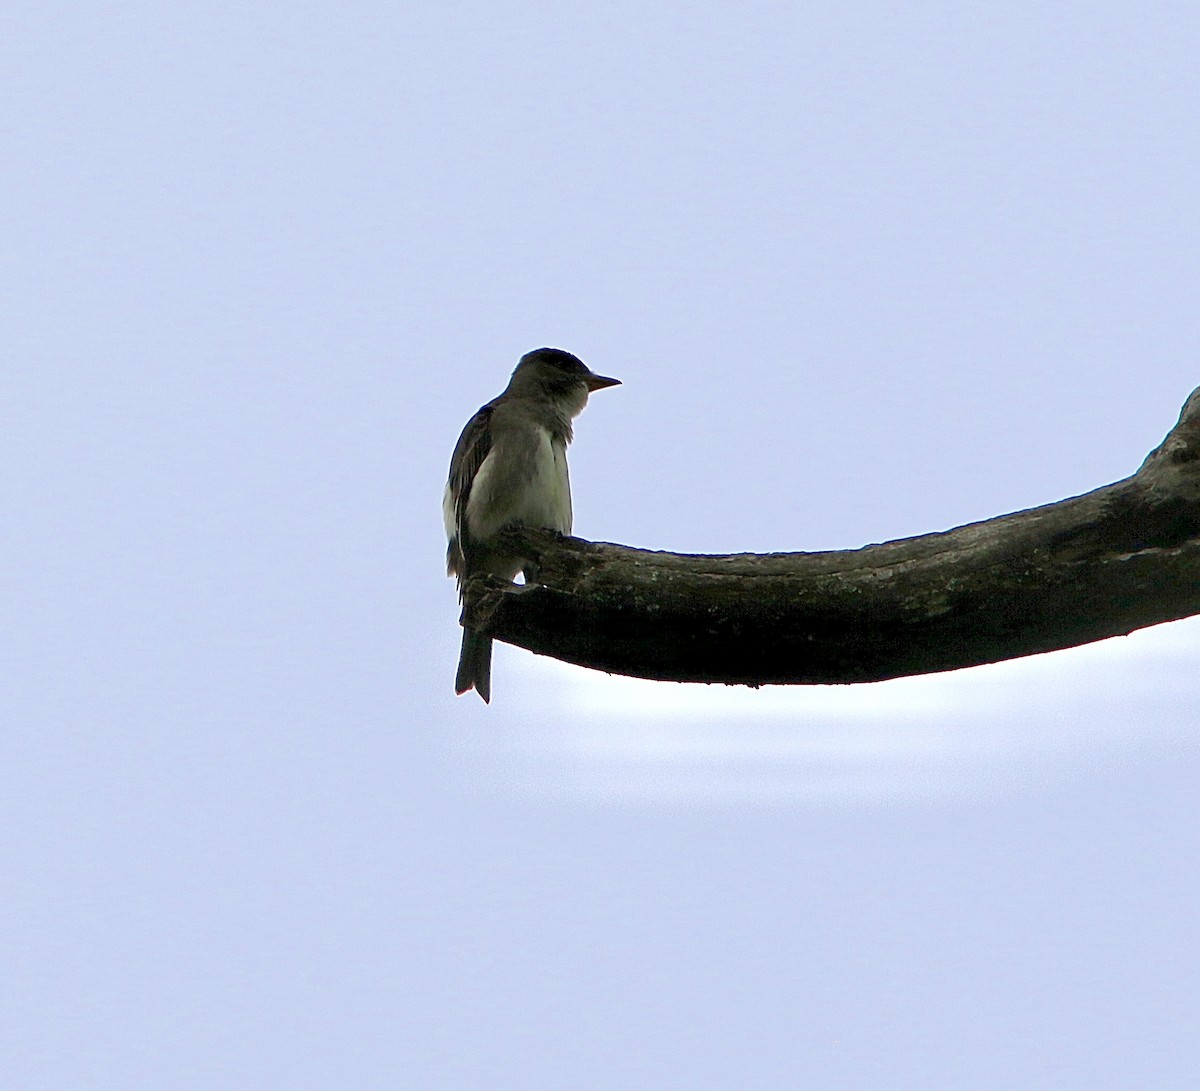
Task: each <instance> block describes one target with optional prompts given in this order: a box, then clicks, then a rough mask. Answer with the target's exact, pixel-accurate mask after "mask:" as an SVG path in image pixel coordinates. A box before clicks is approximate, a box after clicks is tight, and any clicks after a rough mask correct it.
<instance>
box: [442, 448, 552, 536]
mask: <svg viewBox="0 0 1200 1091" xmlns="http://www.w3.org/2000/svg"><path fill="white" fill-rule="evenodd" d="M534 431H535V433H536V437H535V438H534V442H533V443H532V444H531V443H530V442H529V440H530V435H529V433H528V432H526V433H524V434H523V435H521V436H519V437H514V439H517V440H518V442H519V443H520V447H519V448H516V447H515V445H514V444H513V442H512V441H510V443H509V445H508V448H507V449H506V448H505V447H504V446H496V447H493V448H492V450H491V451H490V452H488V456H487V458H485V459H484V460H483V465H482V466H480V467H479V472H478V473H477V474H476V475H475V480H474V482H473V483H472V485H471V495H470V498H469V499H468V501H467V511H466V517H467V528H468V530H469V532H470V535H471V537H472V538H474V539H476V540H477V541H483V540H486V539H487V538H490V537H491V536H492V535H493V534H495V533H496V532H497V531H498V530H500V529H501V527H504V526H507V525H509V524H515V523H521V524H524V525H525V526H530V527H546V528H548V529H550V530H557V531H560V532H561V533H563V534H570V533H571V482H570V478H569V477H568V475H567V452H566V448H565V446H564V445H563V444H561V443H555V442H553V441H552V440H551V438H550V433H549V432H548V431H546V430H545V429H544V428H536V429H535V430H534ZM442 516H443V519H444V520H445V524H446V535H447V537H451V538H452V537H454V535H455V533H456V530H457V527H456V526H455V519H454V504H453V502H452V501H451V498H450V493H449V489H447V491H446V495H445V497H444V498H443V501H442Z"/></svg>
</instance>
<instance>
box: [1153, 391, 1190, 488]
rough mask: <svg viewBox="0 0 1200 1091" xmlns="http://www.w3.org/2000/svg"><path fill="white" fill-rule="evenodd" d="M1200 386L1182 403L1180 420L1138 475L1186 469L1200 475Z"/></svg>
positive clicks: (1159, 473)
mask: <svg viewBox="0 0 1200 1091" xmlns="http://www.w3.org/2000/svg"><path fill="white" fill-rule="evenodd" d="M1198 462H1200V387H1197V388H1196V389H1195V390H1193V391H1192V393H1191V395H1190V396H1189V397H1188V400H1187V401H1186V402H1184V403H1183V411H1182V412H1181V413H1180V414H1179V423H1178V424H1176V425H1175V427H1174V428H1172V429H1171V431H1170V432H1168V433H1167V438H1166V439H1164V440H1163V441H1162V443H1160V444H1159V445H1158V446H1157V447H1155V448H1154V450H1153V451H1151V452H1150V454H1148V455H1147V456H1146V461H1145V462H1143V463H1142V465H1141V468H1140V469H1139V470H1138V476H1139V477H1142V476H1148V477H1155V476H1157V475H1161V474H1164V473H1173V472H1174V473H1178V472H1179V471H1181V470H1182V471H1185V472H1188V473H1193V474H1196V475H1197V476H1200V467H1197V465H1196V463H1198Z"/></svg>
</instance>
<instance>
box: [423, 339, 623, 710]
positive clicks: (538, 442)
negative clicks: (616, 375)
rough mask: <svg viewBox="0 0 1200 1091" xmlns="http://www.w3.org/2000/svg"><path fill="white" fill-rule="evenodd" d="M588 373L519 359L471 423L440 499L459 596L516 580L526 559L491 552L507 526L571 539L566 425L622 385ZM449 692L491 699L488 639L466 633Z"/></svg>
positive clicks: (539, 352)
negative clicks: (599, 393)
mask: <svg viewBox="0 0 1200 1091" xmlns="http://www.w3.org/2000/svg"><path fill="white" fill-rule="evenodd" d="M619 385H620V380H619V379H606V378H605V377H604V376H603V375H597V374H595V373H594V372H592V371H590V370H589V369H588V367H587V365H585V364H584V362H583V361H582V360H580V359H579V358H578V357H577V356H572V355H571V354H570V353H569V352H564V351H563V350H562V349H548V348H547V349H534V350H533V352H528V353H526V354H525V355H524V356H522V357H521V360H520V363H518V364H517V368H516V370H515V371H514V372H513V373H512V378H511V379H510V380H509V382H508V386H507V387H505V389H504V393H503V394H501V395H500V396H499V397H498V398H493V399H492V400H491V401H490V402H488V403H487V405H485V406H484V407H483V408H482V409H480V410H479V412H478V413H476V414H475V416H473V417H472V418H471V419H470V420H469V421H468V422H467V426H466V428H464V429H463V433H462V435H461V436H459V437H458V444H457V445H456V446H455V448H454V455H453V457H452V458H451V459H450V480H449V481H448V482H447V483H446V493H445V496H444V497H443V499H442V517H443V519H444V520H445V523H446V537H447V538H448V539H449V540H450V545H449V548H448V549H447V550H446V568H447V571H448V572H449V574H451V575H454V576H457V577H458V593H459V598H461V597H462V595H463V590H464V588H465V587H466V584H467V581H468V580H470V579H472V578H473V577H476V576H484V575H486V576H496V577H499V578H500V579H504V580H512V579H513V577H514V576H516V574H517V573H518V572H520V571H522V570H523V569H524V567H525V565H526V563H527V561H526V559H525V558H522V557H519V556H514V555H513V554H512V552H511V547H510V550H509V551H505V550H503V549H501V548H499V547H498V546H497V545H496V544H495V538H496V535H497V534H499V532H500V531H502V530H504V529H505V528H507V527H512V526H517V525H523V526H527V527H544V528H546V529H548V530H557V531H559V532H560V533H562V534H570V533H571V482H570V479H569V478H568V476H567V444H569V443H570V442H571V420H572V419H573V418H574V417H577V416H578V415H579V414H580V412H581V411H582V410H583V407H584V406H585V405H587V400H588V395H589V394H590V393H591V392H592V391H594V390H603V389H604V388H605V387H606V386H619ZM454 688H455V691H456V692H458V693H466V692H467V690H469V689H472V688H474V689H475V691H476V692H477V693H478V694H479V696H480V697H482V698H483V699H484V700H485V701H489V700H490V699H491V688H492V638H491V637H490V636H484V635H482V634H481V633H477V632H473V631H472V630H471V629H464V630H463V641H462V654H461V655H460V656H459V660H458V678H457V680H456V681H455V683H454Z"/></svg>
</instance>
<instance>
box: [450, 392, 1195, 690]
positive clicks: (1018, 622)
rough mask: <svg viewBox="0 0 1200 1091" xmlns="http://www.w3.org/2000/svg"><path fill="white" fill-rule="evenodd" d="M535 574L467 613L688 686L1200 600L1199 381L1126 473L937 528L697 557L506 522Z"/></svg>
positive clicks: (844, 669) (924, 663) (980, 641)
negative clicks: (1008, 511) (859, 543)
mask: <svg viewBox="0 0 1200 1091" xmlns="http://www.w3.org/2000/svg"><path fill="white" fill-rule="evenodd" d="M512 534H513V537H514V539H515V540H516V541H518V542H519V543H520V548H521V550H523V551H524V553H525V555H526V556H528V557H529V558H530V560H531V563H532V566H533V570H534V572H535V573H536V584H537V585H536V586H531V587H530V588H528V589H526V590H523V591H521V592H520V593H514V592H513V591H512V590H505V589H501V588H500V587H498V586H497V585H495V584H492V585H490V586H477V587H475V588H472V589H469V593H468V597H467V607H466V610H465V612H464V616H465V617H467V616H469V617H470V619H471V623H472V625H473V626H475V627H480V628H483V629H485V630H486V631H488V632H490V633H491V634H492V635H493V636H494V637H496V638H497V639H499V640H504V641H507V642H508V643H510V644H515V645H518V646H519V647H522V648H528V649H529V650H530V651H533V652H537V653H539V654H542V655H549V656H553V657H554V658H556V659H562V660H565V661H566V662H569V663H577V664H580V665H582V666H585V667H593V668H596V669H598V670H604V671H609V672H612V673H615V674H626V675H633V676H635V677H641V678H657V679H666V680H673V681H684V682H725V683H740V684H743V685H750V686H757V685H762V684H765V683H793V684H806V683H807V684H813V683H838V682H873V681H879V680H881V679H885V678H898V677H902V676H905V675H914V674H930V673H934V672H937V671H947V670H955V669H957V668H960V667H970V666H976V665H978V664H980V663H994V662H997V661H999V660H1003V659H1015V658H1018V657H1020V656H1025V655H1032V654H1035V653H1038V652H1048V651H1054V650H1056V649H1059V648H1069V647H1074V646H1076V645H1079V644H1086V643H1089V642H1091V641H1094V640H1101V639H1104V638H1105V637H1110V636H1120V635H1124V634H1126V633H1129V632H1132V631H1133V630H1135V629H1140V628H1143V627H1144V626H1147V625H1156V624H1159V623H1160V622H1165V621H1174V620H1177V619H1179V618H1183V617H1189V616H1191V615H1193V614H1200V389H1197V390H1196V391H1194V392H1193V393H1192V395H1191V397H1190V398H1189V399H1188V401H1187V404H1186V405H1185V406H1184V409H1183V413H1182V415H1181V417H1180V420H1179V423H1178V424H1177V425H1176V427H1175V428H1174V429H1173V430H1172V431H1171V433H1170V434H1169V435H1168V436H1167V438H1166V440H1164V442H1163V443H1162V445H1161V446H1159V447H1158V448H1157V449H1155V450H1154V451H1153V452H1151V454H1150V455H1149V457H1148V458H1147V459H1146V461H1145V462H1144V463H1143V464H1142V466H1141V468H1140V469H1139V470H1138V472H1137V473H1136V474H1134V475H1133V476H1132V477H1129V478H1126V479H1125V480H1123V481H1118V482H1116V483H1115V484H1113V485H1107V486H1105V487H1104V488H1101V489H1097V490H1095V491H1094V492H1090V493H1086V494H1084V495H1083V496H1077V497H1073V498H1072V499H1069V500H1063V501H1060V502H1059V503H1057V504H1047V505H1046V506H1044V507H1040V508H1032V509H1030V510H1028V511H1021V512H1016V513H1014V514H1012V515H1003V516H1000V517H999V518H996V519H989V520H987V521H986V522H982V523H971V524H969V525H967V526H962V527H958V528H956V529H954V530H950V531H946V532H944V533H937V534H926V535H923V536H921V537H918V538H905V539H900V540H898V541H894V542H885V543H883V544H881V545H871V546H866V547H865V548H863V549H856V550H839V551H834V552H824V553H768V554H734V555H726V556H701V555H686V554H674V553H659V552H650V551H647V550H640V549H631V548H629V547H627V546H619V545H609V544H605V543H598V542H587V541H584V540H582V539H579V538H563V537H560V536H558V535H554V534H552V533H549V532H546V531H530V530H525V529H521V530H517V531H513V532H512Z"/></svg>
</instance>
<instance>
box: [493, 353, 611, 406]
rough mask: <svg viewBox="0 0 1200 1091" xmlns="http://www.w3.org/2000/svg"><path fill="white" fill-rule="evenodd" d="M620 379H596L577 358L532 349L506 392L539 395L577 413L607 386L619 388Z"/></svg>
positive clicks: (517, 369) (599, 377)
mask: <svg viewBox="0 0 1200 1091" xmlns="http://www.w3.org/2000/svg"><path fill="white" fill-rule="evenodd" d="M620 385H621V380H620V379H609V378H607V377H606V376H604V375H597V374H596V373H595V372H594V371H592V370H591V369H590V368H589V367H588V366H587V364H585V363H584V362H583V361H582V360H581V359H579V357H578V356H575V355H573V354H572V353H569V352H564V351H563V350H562V349H550V348H542V349H534V350H533V351H532V352H527V353H525V355H524V356H522V357H521V360H520V362H519V363H518V364H517V368H516V370H515V371H514V372H513V375H512V381H511V382H510V383H509V389H510V390H512V391H514V392H519V393H522V394H540V395H542V396H543V397H546V396H548V397H550V398H553V399H554V400H556V401H559V402H565V403H566V404H567V405H568V406H569V410H570V414H571V416H574V415H575V414H576V413H578V412H579V411H580V410H581V409H582V408H583V407H584V405H585V404H587V396H588V395H589V394H591V393H592V392H593V391H596V390H603V389H604V388H605V387H606V386H620Z"/></svg>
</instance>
